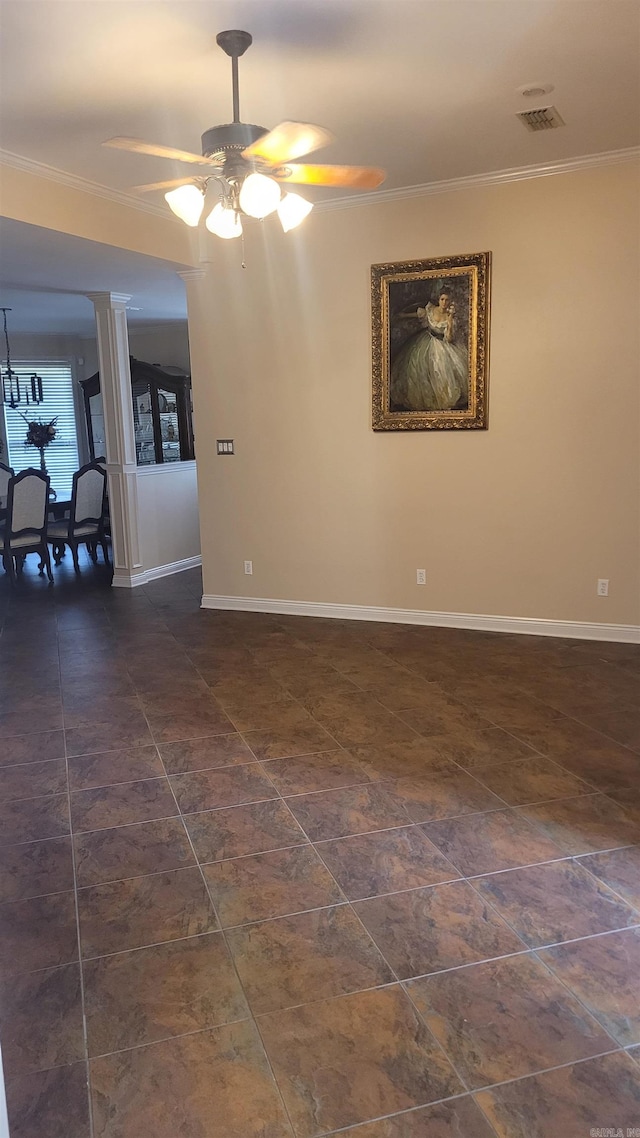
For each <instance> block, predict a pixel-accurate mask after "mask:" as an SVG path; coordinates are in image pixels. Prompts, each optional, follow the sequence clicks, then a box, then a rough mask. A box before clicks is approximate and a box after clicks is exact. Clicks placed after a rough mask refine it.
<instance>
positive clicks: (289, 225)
mask: <svg viewBox="0 0 640 1138" xmlns="http://www.w3.org/2000/svg"><path fill="white" fill-rule="evenodd" d="M216 43H217V44H218V46H219V47H221V48H222V50H223V51H224V52H225V53H226V55H228V56H230V58H231V68H232V71H231V74H232V85H233V122H231V123H226V124H224V125H220V126H213V127H211V128H210V129H209V130H206V131H205V132H204V134H203V135H202V155H199V154H192V153H190V152H189V151H187V150H175V149H174V148H173V147H171V146H156V145H154V144H153V143H150V142H144V141H142V140H141V139H137V138H110V139H108V141H107V142H104V143H103V146H113V147H115V148H116V149H118V150H132V151H135V152H136V153H137V154H151V155H154V156H156V157H158V158H172V159H173V160H174V161H177V162H189V163H191V164H193V165H196V166H203V167H206V168H207V169H206V170H203V172H202V174H195V173H194V174H193V175H192V176H190V177H184V178H173V179H171V180H170V181H166V182H152V183H150V184H149V185H146V186H136V187H135V189H136V191H137V192H138V193H149V192H151V191H153V190H167V191H168V192H167V193H165V198H166V200H167V202H168V204H169V206H170V207H171V209H172V210H173V212H174V213H175V214H177V216H178V217H180V218H181V219H182V220H183V221H184V222H186V224H187V225H191V226H196V225H197V224H198V222H199V221H200V217H201V215H202V212H203V209H204V204H205V193H206V190H207V186H208V184H209V182H210V181H211V180H212V179H213V180H215V181H216V182H217V184H218V187H219V190H220V195H221V197H220V201H219V202H218V203H217V205H215V206H214V208H213V209H212V211H211V213H210V214H209V216H208V217H207V219H206V222H205V224H206V226H207V228H208V229H210V230H211V232H212V233H215V234H217V236H218V237H225V238H231V237H239V236H240V234H241V233H242V217H243V216H249V217H256V218H263V217H267V215H268V214H270V213H273V212H275V211H276V210H277V212H278V215H279V217H280V221H281V224H282V227H283V229H284V231H285V233H286V232H288V230H289V229H293V228H294V227H295V226H296V225H299V224H300V222H301V221H303V220H304V218H305V217H306V216H307V214H308V213H309V212H310V210H311V209H312V208H313V207H312V203H311V202H309V201H307V200H306V199H305V198H303V197H301V195H300V194H296V193H291V192H286V193H284V195H283V193H282V191H281V189H280V183H281V182H284V183H294V184H297V185H307V186H331V187H345V188H349V189H367V190H369V189H375V188H376V186H379V185H380V183H381V182H382V181H384V178H385V171H384V170H380V169H378V168H376V167H373V166H328V165H313V164H309V163H300V162H296V161H295V159H296V158H301V157H303V156H304V155H306V154H310V153H311V152H312V151H314V150H318V149H319V148H320V147H321V146H327V144H328V143H329V142H331V141H333V135H332V134H331V133H330V132H329V131H328V130H325V129H324V127H321V126H314V125H313V124H312V123H300V122H281V123H280V124H279V125H278V126H276V127H274V128H273V130H267V129H266V127H263V126H254V125H252V124H251V123H244V122H241V121H240V99H239V88H238V59H239V58H240V56H242V55H244V53H245V51H246V50H247V48H248V47H250V46H251V43H252V36H251V35H250V34H249V32H243V31H239V30H232V31H226V32H220V33H219V35H218V36H216Z"/></svg>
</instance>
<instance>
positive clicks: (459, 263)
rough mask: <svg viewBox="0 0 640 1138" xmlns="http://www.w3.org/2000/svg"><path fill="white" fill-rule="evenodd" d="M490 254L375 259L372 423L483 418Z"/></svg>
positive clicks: (433, 423)
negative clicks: (379, 262)
mask: <svg viewBox="0 0 640 1138" xmlns="http://www.w3.org/2000/svg"><path fill="white" fill-rule="evenodd" d="M490 270H491V254H490V253H471V254H469V255H468V256H453V257H438V258H433V259H432V260H429V261H403V262H399V263H394V264H385V265H372V268H371V301H372V356H373V423H372V425H373V429H374V430H382V431H398V430H433V429H435V430H458V429H460V428H465V427H467V428H475V429H478V428H479V429H484V428H485V427H486V425H487V415H486V410H487V400H486V391H487V370H488V369H487V356H488V330H489V285H490Z"/></svg>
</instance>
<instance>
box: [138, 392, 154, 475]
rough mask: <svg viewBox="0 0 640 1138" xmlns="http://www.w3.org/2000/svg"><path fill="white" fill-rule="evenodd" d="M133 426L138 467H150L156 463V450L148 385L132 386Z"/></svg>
mask: <svg viewBox="0 0 640 1138" xmlns="http://www.w3.org/2000/svg"><path fill="white" fill-rule="evenodd" d="M133 425H134V430H135V436H136V459H137V462H138V466H151V465H153V463H155V461H156V448H155V440H154V433H153V407H152V404H151V384H150V383H135V384H134V385H133Z"/></svg>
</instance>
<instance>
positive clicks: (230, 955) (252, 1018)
mask: <svg viewBox="0 0 640 1138" xmlns="http://www.w3.org/2000/svg"><path fill="white" fill-rule="evenodd" d="M156 749H157V752H158V757H159V759H160V762H161V763H162V765H163V767H164V761H163V759H162V755H161V753H160V748H159V746H158V745H157V744H156ZM165 773H166V768H165ZM170 785H171V784H170ZM171 793H172V794H173V796H174V800H175V803H176V807H177V809H178V814H179V816H180V821H181V822H182V826H183V829H184V831H185V834H186V836H187V841H188V842H189V846H190V848H191V852H192V854H193V857H194V859H195V864H196V866H197V867H198V871H199V873H200V878H201V880H202V883H203V885H204V888H205V892H206V894H207V897H208V898H209V904H210V905H211V908H212V911H213V914H214V916H215V918H216V921H217V923H218V929H219V932H220V935H221V937H222V940H223V943H224V946H225V949H226V951H227V956H228V959H229V962H230V964H231V967H232V968H233V971H234V974H235V976H236V980H237V982H238V986H239V989H240V991H241V993H242V997H243V999H244V1001H245V1004H246V1007H247V1011H248V1013H249V1016H248V1018H249V1021H250V1022H251V1023H252V1024H253V1026H254V1028H255V1031H256V1033H257V1035H258V1038H259V1040H260V1044H261V1046H262V1051H263V1054H264V1057H265V1060H266V1063H267V1067H268V1069H269V1072H270V1074H271V1078H272V1080H273V1086H274V1087H275V1089H276V1092H277V1095H278V1098H279V1101H280V1104H281V1107H282V1110H283V1112H284V1117H285V1118H286V1119H287V1121H288V1124H289V1128H290V1130H291V1138H295V1128H294V1126H293V1122H292V1120H291V1117H290V1115H289V1111H288V1108H287V1105H286V1103H285V1100H284V1095H283V1094H282V1091H281V1089H280V1084H279V1083H278V1080H277V1079H276V1075H275V1071H274V1069H273V1066H272V1064H271V1059H270V1058H269V1055H268V1053H267V1049H266V1047H265V1045H264V1040H263V1038H262V1032H261V1031H260V1029H259V1027H258V1023H257V1020H256V1017H255V1015H254V1013H253V1009H252V1007H251V1004H250V1002H249V998H248V995H247V993H246V991H245V987H244V984H243V983H242V979H241V977H240V973H239V972H238V968H237V965H236V961H235V957H234V955H233V953H232V951H231V948H230V946H229V942H228V939H227V937H226V935H225V929H224V928H223V925H222V921H221V920H220V917H219V915H218V910H217V908H216V905H215V903H214V900H213V897H212V896H211V891H210V889H209V883H208V881H207V878H206V876H205V874H204V873H203V871H202V866H201V864H200V859H199V857H198V854H197V851H196V848H195V846H194V844H193V841H192V838H191V834H190V833H189V830H188V827H187V825H186V822H185V821H184V817H183V815H182V812H181V810H180V804H179V802H178V800H177V798H176V796H175V792H174V790H173V786H171ZM241 1022H246V1021H241ZM173 1038H176V1037H173Z"/></svg>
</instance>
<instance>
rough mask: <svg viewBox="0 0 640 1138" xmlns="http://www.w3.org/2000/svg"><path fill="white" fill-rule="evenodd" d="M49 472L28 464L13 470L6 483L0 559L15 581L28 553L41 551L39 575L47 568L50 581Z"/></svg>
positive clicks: (51, 581)
mask: <svg viewBox="0 0 640 1138" xmlns="http://www.w3.org/2000/svg"><path fill="white" fill-rule="evenodd" d="M50 485H51V482H50V479H49V475H48V474H43V473H42V471H41V470H35V469H34V468H31V467H30V468H28V469H27V470H22V471H21V472H20V474H14V476H13V477H12V478H10V479H9V484H8V486H7V517H6V521H5V526H4V535H3V540H2V563H3V565H4V568H5V570H6V571H7V572H8V574H9V576H10V577H11V582H12V584H15V583H16V578H17V576H18V574H20V573H21V572H22V566H23V565H24V559H25V557H26V556H27V554H28V553H39V554H40V565H39V569H40V576H42V574H43V571H44V569H45V568H46V570H47V577H48V578H49V583H50V584H53V573H52V572H51V560H50V558H49V549H48V546H47V512H48V507H49V488H50Z"/></svg>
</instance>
